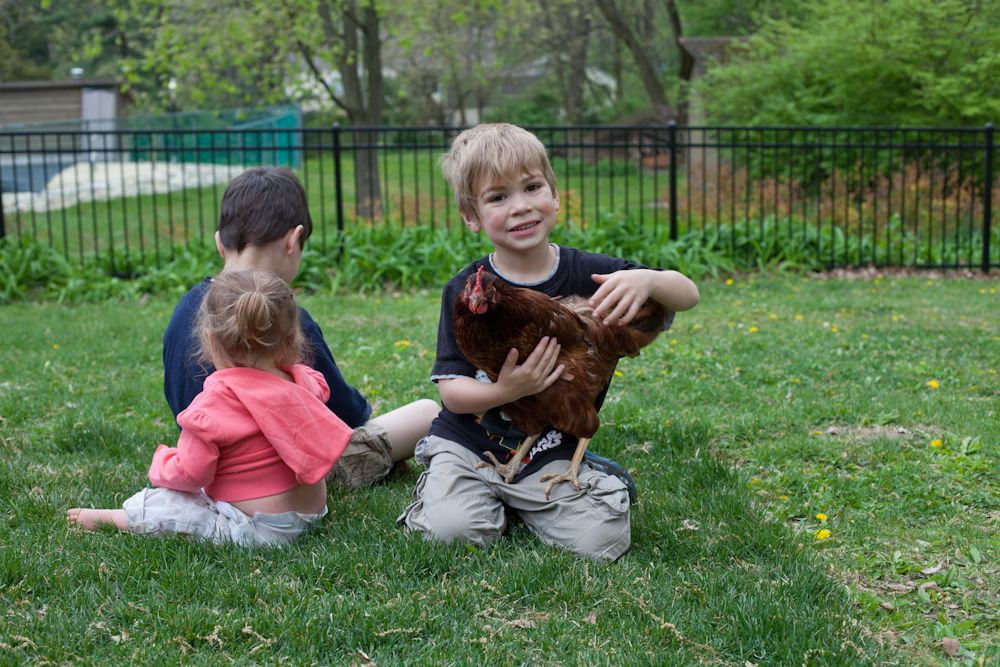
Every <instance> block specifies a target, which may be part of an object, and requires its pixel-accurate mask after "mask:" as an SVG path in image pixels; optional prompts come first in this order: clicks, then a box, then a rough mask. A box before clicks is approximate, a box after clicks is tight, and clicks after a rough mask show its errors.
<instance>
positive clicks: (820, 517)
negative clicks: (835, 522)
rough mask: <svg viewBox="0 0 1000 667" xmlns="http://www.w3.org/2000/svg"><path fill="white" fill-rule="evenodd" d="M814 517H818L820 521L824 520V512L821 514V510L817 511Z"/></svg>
mask: <svg viewBox="0 0 1000 667" xmlns="http://www.w3.org/2000/svg"><path fill="white" fill-rule="evenodd" d="M816 518H817V519H819V520H820V521H826V519H827V516H826V515H825V514H823V513H822V512H820V513H818V514H817V515H816Z"/></svg>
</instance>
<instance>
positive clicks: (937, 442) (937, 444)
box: [931, 438, 944, 447]
mask: <svg viewBox="0 0 1000 667" xmlns="http://www.w3.org/2000/svg"><path fill="white" fill-rule="evenodd" d="M942 445H944V443H943V442H942V441H941V438H935V439H934V440H931V447H941V446H942Z"/></svg>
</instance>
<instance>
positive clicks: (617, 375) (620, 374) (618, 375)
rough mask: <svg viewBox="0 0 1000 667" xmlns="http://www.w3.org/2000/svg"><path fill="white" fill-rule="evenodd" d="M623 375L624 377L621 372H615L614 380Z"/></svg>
mask: <svg viewBox="0 0 1000 667" xmlns="http://www.w3.org/2000/svg"><path fill="white" fill-rule="evenodd" d="M623 375H624V373H622V372H621V371H617V370H616V371H615V377H616V378H620V377H622V376H623Z"/></svg>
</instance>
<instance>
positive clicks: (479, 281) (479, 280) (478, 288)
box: [476, 264, 483, 292]
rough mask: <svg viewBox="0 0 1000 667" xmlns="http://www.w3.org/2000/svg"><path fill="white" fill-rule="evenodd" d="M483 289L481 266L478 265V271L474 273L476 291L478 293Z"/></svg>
mask: <svg viewBox="0 0 1000 667" xmlns="http://www.w3.org/2000/svg"><path fill="white" fill-rule="evenodd" d="M482 289H483V265H482V264H480V265H479V270H478V271H476V291H477V292H480V291H482Z"/></svg>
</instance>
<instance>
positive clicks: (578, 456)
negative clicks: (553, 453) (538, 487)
mask: <svg viewBox="0 0 1000 667" xmlns="http://www.w3.org/2000/svg"><path fill="white" fill-rule="evenodd" d="M589 444H590V438H580V440H579V441H578V442H577V444H576V451H575V452H573V459H572V460H571V461H570V462H569V468H566V471H565V472H562V473H559V474H558V475H557V474H556V473H548V474H546V475H542V477H541V481H542V482H549V485H548V486H546V487H545V499H546V500H548V499H549V494H550V493H552V488H553V487H554V486H555V485H556V484H558V483H559V482H572V483H573V487H574V488H575V489H576V490H577V491H579V490H580V482H579V481H578V480H577V478H576V475H577V473H579V472H580V463H581V462H582V461H583V455H584V453H585V452H586V451H587V445H589ZM549 480H552V481H549Z"/></svg>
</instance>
